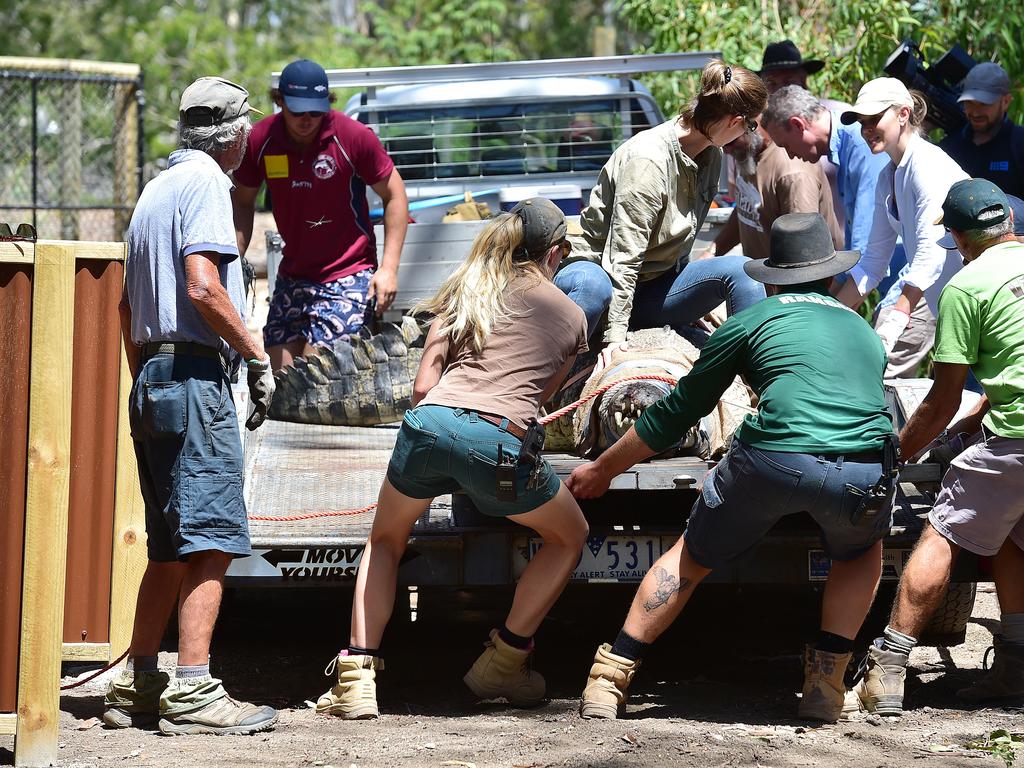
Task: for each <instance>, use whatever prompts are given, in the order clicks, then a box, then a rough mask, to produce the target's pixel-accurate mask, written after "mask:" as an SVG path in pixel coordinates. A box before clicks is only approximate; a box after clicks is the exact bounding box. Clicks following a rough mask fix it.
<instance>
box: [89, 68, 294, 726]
mask: <svg viewBox="0 0 1024 768" xmlns="http://www.w3.org/2000/svg"><path fill="white" fill-rule="evenodd" d="M248 96H249V94H248V93H247V92H246V90H245V89H244V88H242V87H241V86H239V85H235V84H234V83H231V82H229V81H227V80H224V79H222V78H218V77H204V78H200V79H199V80H197V81H196V82H194V83H193V84H192V85H190V86H189V87H188V88H186V89H185V91H184V92H183V93H182V95H181V105H180V109H179V122H178V128H179V134H180V142H179V146H180V148H179V149H178V150H177V151H175V152H172V153H171V155H170V157H169V158H168V164H167V170H165V171H164V172H163V173H161V174H160V175H159V176H157V177H156V178H155V179H153V181H151V182H150V183H149V184H147V185H146V188H145V189H144V190H143V192H142V195H141V197H140V198H139V202H138V205H137V206H136V208H135V213H134V215H133V216H132V221H131V224H130V226H129V228H128V259H127V262H126V265H125V289H124V295H123V297H122V299H121V306H120V310H121V331H122V334H123V336H124V343H125V350H126V352H127V356H128V364H129V367H130V369H131V372H132V377H133V379H134V382H135V383H134V386H133V387H132V392H131V396H130V403H129V419H130V423H131V431H132V439H133V441H134V443H135V455H136V458H137V460H138V467H139V482H140V486H141V489H142V496H143V499H144V501H145V505H146V534H147V536H148V553H149V565H148V567H147V569H146V574H145V576H144V577H143V579H142V584H141V586H140V587H139V595H138V600H137V604H136V610H135V629H134V632H133V635H132V643H131V647H130V649H129V656H128V665H127V668H126V669H125V670H124V672H122V674H121V675H120V676H119V677H118V678H116V679H114V680H113V681H111V683H110V685H109V687H108V688H107V692H106V696H105V697H104V702H103V704H104V712H103V722H104V723H106V725H108V726H110V727H114V728H123V727H128V726H139V725H153V724H154V723H156V721H157V719H158V718H159V723H158V727H159V729H160V731H161V732H162V733H165V734H187V733H253V732H255V731H260V730H264V729H266V728H270V727H271V726H273V725H274V723H275V722H277V712H276V711H275V710H273V709H272V708H270V707H265V706H264V707H260V706H256V705H254V704H247V703H245V702H239V701H236V700H234V699H233V698H231V697H230V696H228V694H227V691H225V690H224V686H223V685H221V682H220V680H218V679H216V678H214V677H211V676H210V657H209V653H210V637H211V635H212V634H213V626H214V623H215V622H216V619H217V613H218V610H219V608H220V598H221V593H222V591H223V581H224V574H225V572H226V571H227V567H228V564H229V563H230V562H231V559H232V557H241V556H245V555H248V554H250V552H251V550H250V547H249V527H248V522H247V518H246V512H245V503H244V501H243V499H242V445H241V440H240V439H239V434H238V420H237V417H236V415H235V406H234V401H233V400H232V397H231V384H230V379H229V376H230V374H231V373H232V372H233V371H235V370H237V368H238V366H239V363H240V362H241V361H243V360H244V361H245V363H246V366H247V375H248V383H249V393H250V397H251V400H252V404H253V406H254V408H253V413H252V415H250V417H249V419H248V420H247V421H246V426H247V427H248V428H249V429H255V428H256V427H258V426H259V425H260V424H261V423H262V422H263V420H264V418H265V417H266V414H267V409H268V408H269V407H270V400H271V398H272V397H273V393H274V379H273V375H272V374H271V372H270V360H269V359H268V358H267V355H266V353H265V352H264V350H263V346H262V344H260V342H259V341H257V340H256V339H254V338H253V337H252V336H251V335H250V334H249V332H248V331H247V330H246V327H245V321H244V318H245V302H244V295H243V294H244V291H243V288H242V274H241V267H240V265H239V263H238V247H237V245H236V243H235V230H234V225H233V224H232V217H231V199H230V190H231V182H230V180H229V179H228V177H227V176H226V175H225V174H227V173H228V172H230V171H231V170H233V169H234V168H236V167H238V163H239V161H240V160H241V157H242V152H243V151H244V148H245V142H246V138H247V136H248V133H249V112H250V110H251V108H250V106H249V102H248ZM176 605H177V606H178V635H179V638H178V664H177V670H176V672H175V678H174V680H170V679H169V677H168V675H167V674H165V673H163V672H160V671H159V670H158V669H157V652H158V650H159V648H160V640H161V638H162V637H163V635H164V631H165V630H166V628H167V621H168V619H169V618H170V615H171V611H172V610H174V607H175V606H176Z"/></svg>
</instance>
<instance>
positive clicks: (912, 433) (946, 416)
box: [900, 397, 959, 460]
mask: <svg viewBox="0 0 1024 768" xmlns="http://www.w3.org/2000/svg"><path fill="white" fill-rule="evenodd" d="M958 405H959V403H947V402H936V400H934V399H929V398H928V397H926V398H925V399H924V401H922V403H921V405H919V406H918V407H917V410H916V411H914V415H913V416H911V417H910V421H909V422H908V423H907V425H906V426H905V427H904V428H903V431H902V432H900V457H901V458H902V459H904V460H905V459H908V458H909V457H911V456H915V455H917V454H918V453H919V452H920V451H921V449H922V448H924V447H925V446H926V445H928V443H930V442H931V441H932V440H934V439H935V438H936V437H937V436H938V434H939V433H940V432H941V431H942V430H943V429H945V427H946V425H947V424H948V423H949V420H950V419H952V418H953V415H954V414H955V413H956V409H957V406H958Z"/></svg>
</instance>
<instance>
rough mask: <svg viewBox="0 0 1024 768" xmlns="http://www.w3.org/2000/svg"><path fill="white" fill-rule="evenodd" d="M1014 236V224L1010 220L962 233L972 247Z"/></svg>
mask: <svg viewBox="0 0 1024 768" xmlns="http://www.w3.org/2000/svg"><path fill="white" fill-rule="evenodd" d="M1012 234H1013V222H1012V221H1010V219H1006V221H1000V222H999V223H998V224H993V225H992V226H991V227H985V228H984V229H966V230H964V231H963V232H961V233H960V236H961V237H962V238H963V239H964V240H966V241H967V242H968V243H970V244H971V245H972V246H975V247H978V246H981V245H985V244H986V243H988V242H991V241H992V240H997V239H999V238H1000V237H1005V236H1006V235H1012Z"/></svg>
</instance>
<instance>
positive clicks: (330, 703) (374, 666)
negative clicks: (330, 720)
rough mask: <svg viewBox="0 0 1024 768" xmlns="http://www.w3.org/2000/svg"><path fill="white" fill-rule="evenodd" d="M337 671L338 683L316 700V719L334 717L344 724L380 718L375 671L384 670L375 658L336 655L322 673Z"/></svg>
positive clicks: (382, 662)
mask: <svg viewBox="0 0 1024 768" xmlns="http://www.w3.org/2000/svg"><path fill="white" fill-rule="evenodd" d="M333 667H337V668H338V682H337V683H335V685H334V686H333V687H332V688H331V690H329V691H328V692H327V693H325V694H324V695H323V696H321V697H320V698H319V699H317V702H316V712H317V714H318V715H334V716H336V717H340V718H342V719H344V720H369V719H372V718H374V717H379V716H380V711H379V710H378V709H377V670H379V669H384V661H383V659H380V658H378V657H377V656H349V655H348V654H345V655H344V656H342V655H340V654H339V655H338V656H335V657H334V659H332V660H331V663H330V664H328V665H327V669H325V670H324V674H325V675H329V674H331V672H332V671H333V669H332V668H333Z"/></svg>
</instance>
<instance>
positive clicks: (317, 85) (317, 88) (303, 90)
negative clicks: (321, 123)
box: [277, 59, 331, 112]
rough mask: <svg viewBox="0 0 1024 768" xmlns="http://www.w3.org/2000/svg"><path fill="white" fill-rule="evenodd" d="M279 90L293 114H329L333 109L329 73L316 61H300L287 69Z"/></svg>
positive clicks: (284, 70)
mask: <svg viewBox="0 0 1024 768" xmlns="http://www.w3.org/2000/svg"><path fill="white" fill-rule="evenodd" d="M277 90H279V91H280V92H281V96H282V97H283V98H284V104H285V106H286V107H288V110H289V111H291V112H327V111H328V110H329V109H330V108H331V102H330V99H328V98H327V96H328V90H327V73H326V72H324V68H323V67H321V66H320V65H319V64H317V63H316V62H315V61H310V60H309V59H299V60H298V61H293V62H292V63H291V64H289V65H288V66H287V67H285V68H284V69H283V70H282V71H281V77H280V79H279V80H278V82H277Z"/></svg>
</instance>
